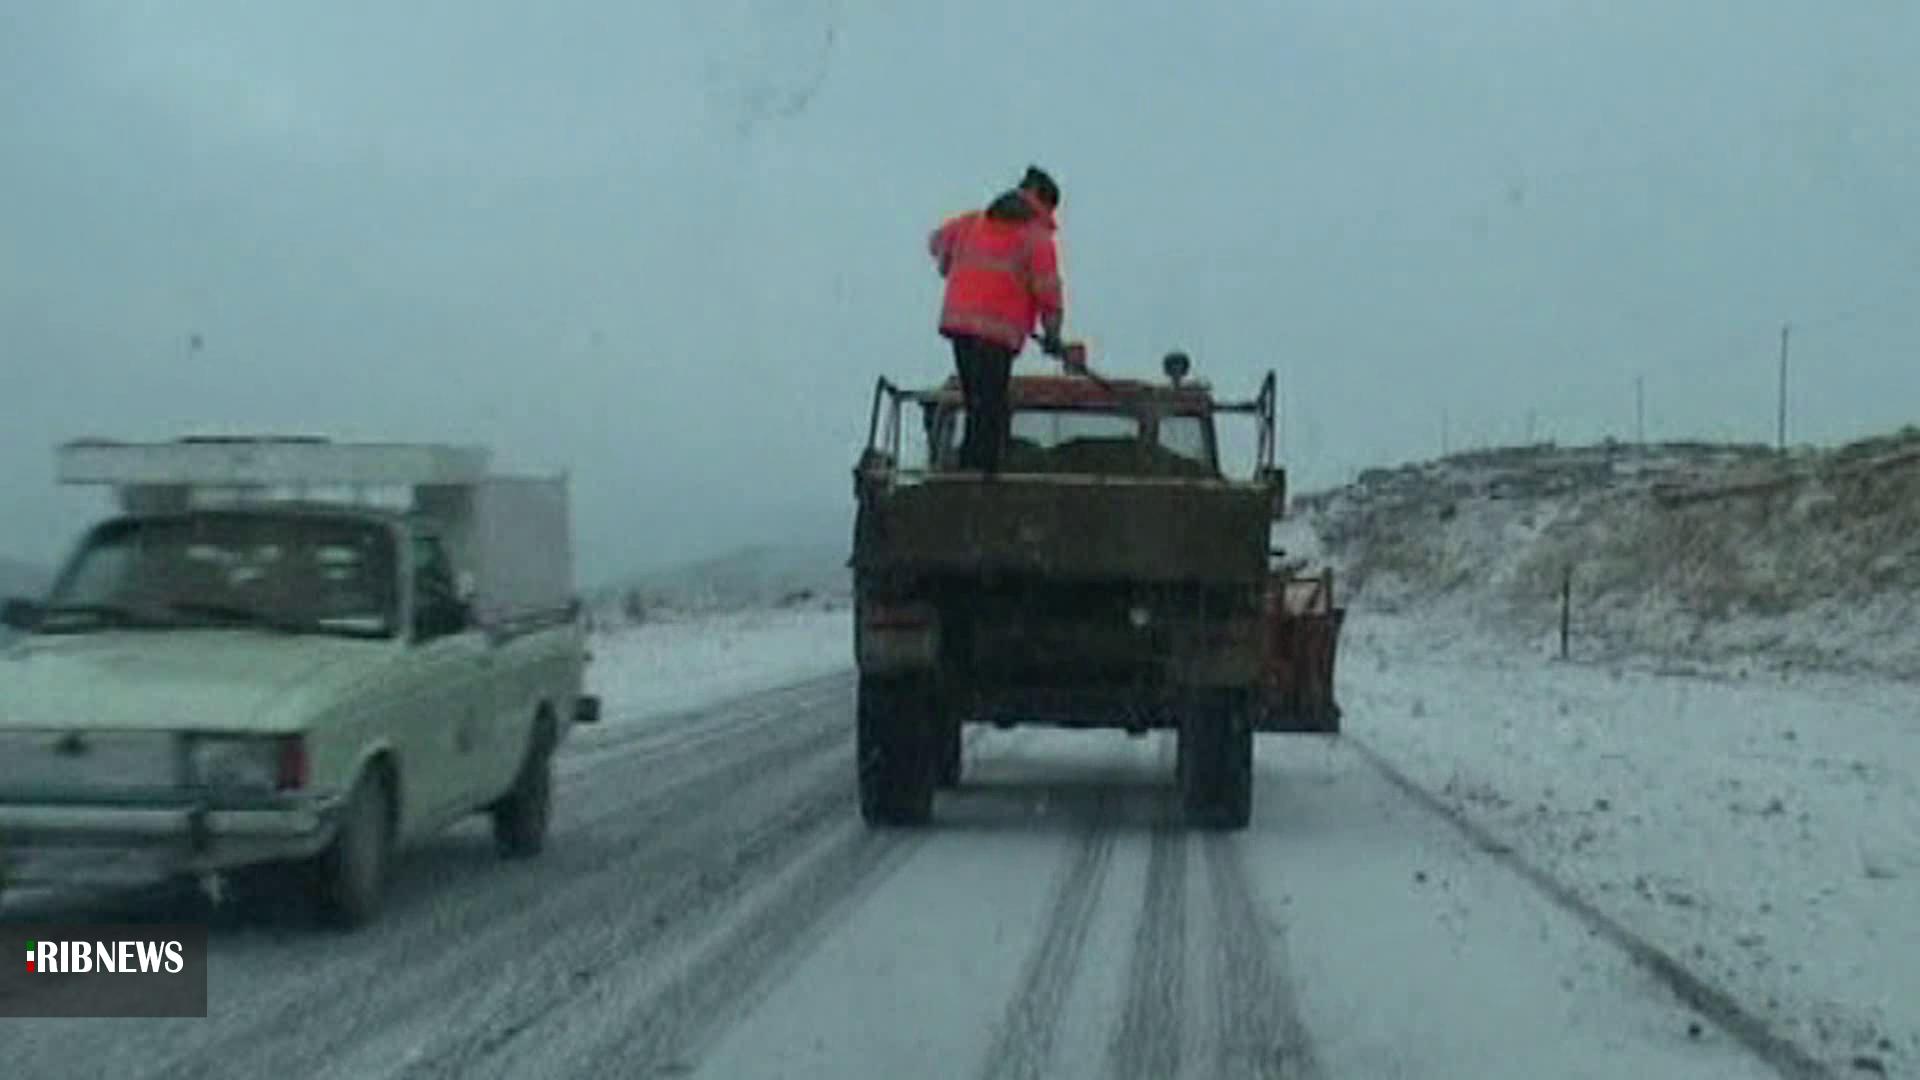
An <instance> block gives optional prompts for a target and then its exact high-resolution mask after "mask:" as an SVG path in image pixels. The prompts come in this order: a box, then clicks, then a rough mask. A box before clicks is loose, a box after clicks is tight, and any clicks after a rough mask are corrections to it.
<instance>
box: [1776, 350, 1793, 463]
mask: <svg viewBox="0 0 1920 1080" xmlns="http://www.w3.org/2000/svg"><path fill="white" fill-rule="evenodd" d="M1792 334H1793V324H1792V323H1781V324H1780V422H1779V432H1778V435H1777V436H1776V438H1777V439H1778V448H1779V450H1780V452H1781V453H1783V454H1784V453H1786V452H1787V345H1788V342H1789V340H1790V339H1791V336H1792Z"/></svg>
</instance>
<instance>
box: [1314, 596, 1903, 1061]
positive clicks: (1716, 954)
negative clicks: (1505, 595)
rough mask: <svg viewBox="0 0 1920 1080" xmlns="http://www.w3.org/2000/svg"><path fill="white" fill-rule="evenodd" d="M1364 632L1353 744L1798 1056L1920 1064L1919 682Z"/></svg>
mask: <svg viewBox="0 0 1920 1080" xmlns="http://www.w3.org/2000/svg"><path fill="white" fill-rule="evenodd" d="M1350 626H1351V633H1350V636H1349V637H1348V639H1347V642H1346V647H1345V652H1344V656H1343V663H1344V670H1343V672H1342V676H1341V688H1342V693H1343V699H1344V700H1343V704H1344V705H1345V707H1346V710H1347V715H1348V725H1347V730H1348V732H1349V733H1350V734H1352V735H1353V736H1354V737H1355V738H1357V739H1360V740H1362V741H1364V742H1365V743H1366V744H1367V745H1369V746H1371V747H1373V748H1374V749H1376V750H1377V751H1378V752H1380V753H1381V754H1382V755H1383V756H1385V757H1386V758H1388V759H1389V760H1391V761H1393V762H1394V763H1395V764H1396V765H1397V766H1398V767H1400V768H1401V769H1402V770H1403V771H1405V772H1406V773H1407V774H1409V775H1410V776H1411V777H1412V778H1413V779H1415V780H1416V781H1417V782H1419V783H1420V784H1421V785H1422V786H1423V787H1425V788H1427V789H1428V790H1429V791H1431V792H1433V793H1435V794H1437V795H1438V796H1439V797H1440V798H1441V799H1442V800H1443V801H1445V802H1446V803H1448V804H1449V805H1451V806H1453V807H1455V808H1457V809H1458V810H1460V811H1462V812H1463V813H1464V814H1465V815H1466V816H1467V817H1469V818H1470V819H1472V820H1474V821H1476V822H1478V823H1480V824H1482V825H1484V826H1486V827H1487V828H1488V829H1489V831H1491V832H1493V833H1494V834H1495V835H1496V836H1498V837H1499V838H1500V839H1501V840H1503V841H1505V842H1507V843H1510V844H1512V845H1513V846H1514V847H1515V848H1516V850H1517V851H1518V852H1519V853H1520V854H1521V856H1522V857H1523V858H1526V859H1528V860H1530V861H1532V862H1533V863H1535V864H1536V865H1538V866H1540V867H1542V868H1544V869H1545V870H1547V871H1548V872H1549V873H1551V874H1552V875H1554V876H1555V877H1558V878H1560V879H1561V880H1563V881H1565V882H1566V883H1568V884H1569V885H1570V886H1571V887H1572V888H1573V889H1574V890H1575V891H1577V892H1578V893H1579V894H1580V895H1581V896H1583V897H1584V898H1586V899H1588V900H1589V901H1591V902H1593V903H1594V904H1595V905H1596V906H1598V907H1600V908H1601V909H1602V910H1604V911H1606V912H1607V913H1609V914H1610V915H1612V916H1614V917H1615V918H1616V919H1618V920H1620V921H1621V922H1623V923H1626V924H1627V925H1629V926H1630V927H1632V928H1633V929H1635V930H1636V931H1637V932H1639V933H1640V934H1642V935H1644V936H1645V937H1647V938H1648V939H1649V940H1651V941H1653V942H1654V943H1655V944H1657V945H1658V946H1660V947H1661V948H1662V949H1664V950H1665V951H1667V952H1669V953H1670V954H1672V955H1673V956H1675V957H1676V958H1678V959H1680V960H1681V961H1682V962H1683V963H1686V964H1688V965H1689V966H1690V967H1693V968H1695V969H1696V970H1698V971H1700V972H1701V973H1703V974H1705V975H1707V976H1708V977H1709V978H1710V979H1712V980H1713V981H1714V982H1716V983H1718V984H1720V985H1721V986H1723V987H1725V988H1727V989H1729V990H1730V991H1732V992H1733V993H1734V994H1735V996H1736V997H1737V998H1738V999H1739V1000H1740V1001H1741V1002H1742V1003H1743V1004H1744V1005H1745V1006H1746V1007H1747V1008H1748V1009H1749V1010H1751V1011H1753V1012H1756V1013H1758V1014H1760V1015H1761V1016H1762V1017H1763V1018H1764V1019H1766V1020H1767V1021H1768V1022H1769V1023H1770V1024H1773V1025H1775V1026H1776V1027H1777V1029H1778V1030H1779V1031H1780V1032H1782V1033H1783V1034H1785V1035H1787V1036H1788V1037H1789V1038H1792V1039H1793V1040H1795V1041H1796V1042H1799V1043H1801V1044H1802V1045H1804V1046H1806V1047H1808V1048H1810V1049H1812V1050H1814V1051H1815V1052H1817V1053H1820V1054H1821V1055H1822V1056H1826V1057H1832V1058H1833V1059H1834V1060H1836V1061H1837V1062H1840V1063H1843V1064H1844V1063H1850V1062H1851V1061H1852V1059H1853V1058H1854V1057H1856V1056H1858V1057H1861V1058H1862V1059H1863V1060H1865V1059H1868V1058H1874V1059H1879V1060H1882V1061H1883V1062H1884V1061H1887V1060H1888V1059H1889V1055H1890V1054H1893V1053H1897V1055H1898V1057H1899V1058H1900V1059H1901V1060H1903V1061H1906V1062H1913V1061H1916V1060H1920V708H1916V704H1915V700H1916V699H1915V696H1914V690H1913V687H1912V685H1911V684H1906V683H1900V682H1893V681H1879V680H1874V679H1871V678H1843V677H1839V676H1831V675H1818V674H1810V673H1803V674H1796V675H1793V676H1791V677H1782V676H1780V675H1778V674H1770V675H1750V676H1749V677H1748V678H1744V679H1741V678H1720V677H1703V676H1697V675H1678V676H1674V675H1665V676H1663V675H1660V674H1657V673H1654V672H1650V671H1633V670H1622V669H1621V668H1618V667H1614V666H1610V665H1597V666H1596V665H1588V664H1580V663H1574V664H1563V663H1559V662H1556V661H1553V660H1550V659H1548V658H1547V657H1546V656H1545V655H1542V654H1541V653H1539V652H1535V653H1533V654H1528V653H1525V652H1516V651H1515V650H1513V649H1512V648H1510V647H1509V646H1507V645H1506V644H1505V643H1502V642H1497V641H1492V640H1488V639H1486V638H1474V637H1472V636H1471V635H1464V636H1463V634H1462V632H1461V629H1462V628H1461V627H1460V626H1459V625H1457V624H1448V623H1446V622H1443V621H1439V620H1436V619H1432V618H1411V617H1394V616H1385V615H1363V616H1361V617H1359V618H1356V619H1355V620H1354V621H1353V622H1352V623H1351V624H1350Z"/></svg>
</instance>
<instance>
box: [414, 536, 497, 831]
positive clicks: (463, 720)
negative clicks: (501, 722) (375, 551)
mask: <svg viewBox="0 0 1920 1080" xmlns="http://www.w3.org/2000/svg"><path fill="white" fill-rule="evenodd" d="M413 582H414V595H413V626H412V628H411V629H412V634H413V642H412V648H413V653H414V656H413V664H412V668H413V672H412V674H413V678H412V680H411V682H412V683H413V687H412V688H413V690H414V700H415V703H416V704H415V707H414V708H413V709H411V710H409V712H410V713H411V716H412V721H411V723H412V726H413V732H412V734H413V738H411V739H409V740H408V741H409V742H411V743H413V744H414V746H415V747H416V748H417V749H416V751H415V757H414V767H413V768H412V769H411V770H410V773H411V775H410V777H409V778H408V781H407V782H409V783H411V784H412V785H414V786H415V787H416V790H417V793H418V795H419V800H418V805H419V806H420V807H421V809H422V812H423V816H424V817H426V818H427V819H429V820H430V821H431V822H432V823H443V822H445V821H447V820H449V819H451V818H454V817H458V816H459V815H461V814H463V813H465V812H467V811H470V810H473V809H476V808H477V807H478V805H479V802H480V800H481V799H483V798H485V797H486V795H487V793H486V792H484V791H483V790H482V788H483V786H484V785H485V782H486V773H487V771H488V770H487V768H486V766H485V763H486V761H487V759H488V757H489V756H490V755H493V754H497V753H498V752H499V751H498V749H497V748H495V747H493V746H492V745H491V744H492V743H493V742H494V741H495V739H496V738H497V733H496V730H495V728H494V725H493V724H492V723H491V721H492V718H493V711H494V709H493V685H494V676H493V664H494V647H493V646H492V644H490V643H489V642H488V640H487V636H486V635H485V634H484V633H483V632H482V631H481V629H480V627H479V626H477V625H476V624H475V623H474V620H473V615H472V612H471V611H470V610H469V609H468V607H467V605H466V603H465V602H464V601H462V600H461V598H460V597H459V595H458V591H457V588H456V585H455V579H454V575H453V571H452V566H451V564H450V563H449V562H448V560H447V558H446V554H445V551H444V549H442V548H441V546H440V544H439V541H438V540H437V539H435V538H433V537H431V536H424V535H423V536H417V537H416V538H415V540H414V578H413Z"/></svg>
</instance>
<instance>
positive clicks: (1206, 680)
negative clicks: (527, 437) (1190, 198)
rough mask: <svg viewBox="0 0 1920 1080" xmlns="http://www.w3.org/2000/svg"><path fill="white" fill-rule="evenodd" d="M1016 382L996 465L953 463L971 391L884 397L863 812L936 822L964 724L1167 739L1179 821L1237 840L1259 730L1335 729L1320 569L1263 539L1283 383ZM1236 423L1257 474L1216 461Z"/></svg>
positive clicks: (865, 475)
mask: <svg viewBox="0 0 1920 1080" xmlns="http://www.w3.org/2000/svg"><path fill="white" fill-rule="evenodd" d="M1162 366H1163V372H1164V375H1165V381H1158V380H1152V381H1149V380H1140V379H1124V380H1123V379H1111V380H1110V379H1106V378H1103V377H1100V376H1098V375H1095V374H1093V373H1091V372H1090V371H1089V370H1088V369H1085V368H1084V366H1082V367H1081V368H1080V370H1081V371H1083V372H1085V373H1084V374H1066V375H1033V376H1016V377H1014V378H1013V379H1012V380H1011V384H1010V387H1009V398H1010V409H1011V425H1010V427H1011V441H1010V444H1009V445H1008V446H1007V448H1006V450H1005V453H1004V455H1003V458H1002V464H1001V467H1000V469H999V471H998V472H997V473H996V474H995V475H991V476H989V475H986V474H983V473H981V472H979V471H977V470H970V469H962V468H960V467H959V466H958V460H957V450H956V447H957V444H958V442H959V437H958V436H959V432H960V430H961V428H962V425H963V424H964V423H965V420H966V415H965V414H966V408H965V402H964V400H963V396H962V394H961V391H960V387H959V386H958V384H957V382H956V381H955V380H953V379H951V378H949V379H948V380H947V381H946V382H945V383H944V384H943V385H940V386H938V387H935V388H932V389H923V390H908V389H902V388H900V387H898V386H896V385H894V384H893V383H892V382H890V381H889V380H887V379H886V378H884V377H882V378H881V379H879V380H878V382H877V383H876V385H875V388H874V394H873V400H872V406H871V410H870V412H869V417H868V435H867V445H866V448H865V449H864V451H862V453H861V454H860V457H859V461H858V463H857V464H856V466H855V467H854V470H853V473H854V489H855V495H856V499H857V510H856V518H855V522H854V537H853V553H852V557H851V559H850V560H849V565H850V566H851V568H852V571H853V576H854V588H855V596H856V605H857V606H856V615H855V624H854V654H855V659H856V663H857V667H858V671H859V687H858V703H857V707H856V712H857V716H856V728H857V739H856V741H857V753H858V765H857V772H858V786H859V796H860V806H861V810H862V814H863V817H864V818H865V820H866V821H867V822H868V823H870V824H873V825H877V826H891V825H916V824H923V823H925V822H927V821H928V820H929V819H930V817H931V815H932V809H933V801H934V793H935V791H936V789H937V788H942V787H953V786H954V785H957V784H958V783H959V782H960V780H961V771H962V755H961V745H962V744H961V739H962V731H963V728H964V727H965V726H966V725H969V724H994V725H997V726H1001V727H1007V726H1012V725H1016V724H1037V725H1047V726H1056V727H1067V728H1082V729H1085V728H1111V729H1116V730H1125V731H1128V732H1131V733H1134V734H1144V733H1147V732H1149V731H1153V730H1156V729H1165V730H1172V731H1174V732H1176V733H1177V735H1176V738H1177V748H1178V753H1177V765H1176V770H1175V772H1176V785H1177V787H1178V790H1179V796H1180V801H1181V804H1182V807H1183V810H1184V813H1185V815H1186V816H1187V818H1188V819H1189V820H1190V821H1191V822H1192V823H1193V824H1195V825H1197V826H1200V827H1204V828H1225V829H1237V828H1243V827H1245V825H1246V824H1247V822H1248V819H1249V815H1250V813H1251V808H1252V785H1253V745H1254V734H1255V732H1256V731H1269V732H1319V733H1327V734H1335V733H1337V732H1338V731H1339V725H1340V709H1339V706H1338V705H1337V703H1336V701H1335V699H1334V693H1333V669H1334V654H1335V647H1336V644H1337V642H1338V638H1339V631H1340V627H1341V623H1342V621H1343V620H1344V617H1345V610H1344V609H1343V608H1341V607H1339V606H1338V605H1337V604H1336V602H1335V599H1334V595H1333V579H1332V574H1331V572H1330V571H1325V572H1322V573H1319V574H1308V573H1305V572H1304V568H1303V567H1302V566H1300V565H1299V564H1298V563H1296V562H1292V561H1289V560H1288V558H1287V554H1286V553H1285V552H1283V551H1277V550H1274V549H1273V547H1272V544H1271V537H1272V532H1273V525H1274V522H1275V521H1276V520H1277V519H1278V518H1279V517H1280V516H1281V515H1282V513H1283V512H1284V509H1285V506H1286V497H1287V492H1286V473H1285V470H1284V469H1283V468H1281V467H1280V466H1278V465H1276V464H1275V462H1274V417H1275V404H1276V400H1275V399H1276V395H1275V378H1274V375H1273V373H1272V372H1271V371H1269V372H1268V373H1267V375H1266V377H1265V379H1264V380H1263V381H1262V382H1261V384H1260V389H1259V392H1258V393H1257V394H1256V395H1255V396H1254V397H1252V398H1250V399H1246V400H1240V401H1228V400H1222V399H1220V398H1218V397H1217V396H1216V395H1215V394H1214V393H1213V391H1212V389H1211V387H1210V386H1209V385H1208V384H1207V383H1205V382H1202V381H1198V380H1193V379H1190V378H1189V377H1188V375H1189V372H1190V368H1191V361H1190V359H1189V358H1188V357H1187V356H1186V355H1185V354H1184V353H1172V354H1169V355H1168V356H1167V357H1166V358H1165V359H1164V360H1163V365H1162ZM1223 417H1233V418H1241V419H1249V420H1251V421H1252V424H1253V428H1254V432H1253V434H1254V440H1253V443H1254V445H1253V447H1252V449H1253V457H1254V461H1253V466H1252V468H1251V469H1250V470H1249V471H1248V472H1247V474H1245V475H1238V476H1229V475H1228V473H1227V472H1226V471H1225V470H1224V469H1223V467H1222V464H1221V448H1220V440H1221V434H1222V432H1221V431H1220V429H1219V428H1218V427H1217V426H1216V421H1217V420H1219V419H1220V418H1223Z"/></svg>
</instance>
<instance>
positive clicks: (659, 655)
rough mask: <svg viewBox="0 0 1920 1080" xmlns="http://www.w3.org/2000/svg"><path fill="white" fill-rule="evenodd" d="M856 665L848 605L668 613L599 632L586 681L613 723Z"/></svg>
mask: <svg viewBox="0 0 1920 1080" xmlns="http://www.w3.org/2000/svg"><path fill="white" fill-rule="evenodd" d="M852 664H853V621H852V617H851V614H850V611H849V609H848V608H845V607H839V606H835V607H832V608H829V609H825V610H823V609H821V608H819V607H813V608H792V609H777V608H775V609H761V610H746V611H735V612H728V613H724V614H714V615H699V616H683V615H675V614H666V615H662V616H659V617H656V618H654V619H653V620H651V621H649V622H645V623H642V624H641V625H639V626H613V627H608V628H606V629H603V630H601V631H598V632H596V633H595V634H594V636H593V661H592V663H591V664H590V665H589V666H588V669H587V685H588V688H589V689H590V690H591V691H592V692H593V693H597V694H599V695H601V697H602V698H603V700H604V701H605V709H606V719H607V722H608V723H609V724H611V723H614V722H618V721H645V720H647V719H650V718H656V717H658V716H660V715H662V714H665V713H673V712H682V711H686V710H689V709H697V708H701V707H704V706H707V705H711V704H713V703H715V702H717V701H720V700H723V699H725V698H728V697H739V696H741V695H745V694H751V693H755V692H757V691H760V690H766V689H771V688H773V687H776V686H785V685H787V684H790V683H795V682H799V681H801V680H803V679H808V678H811V677H813V676H816V675H824V674H827V673H829V672H834V671H841V670H845V669H848V668H850V667H851V666H852Z"/></svg>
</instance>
